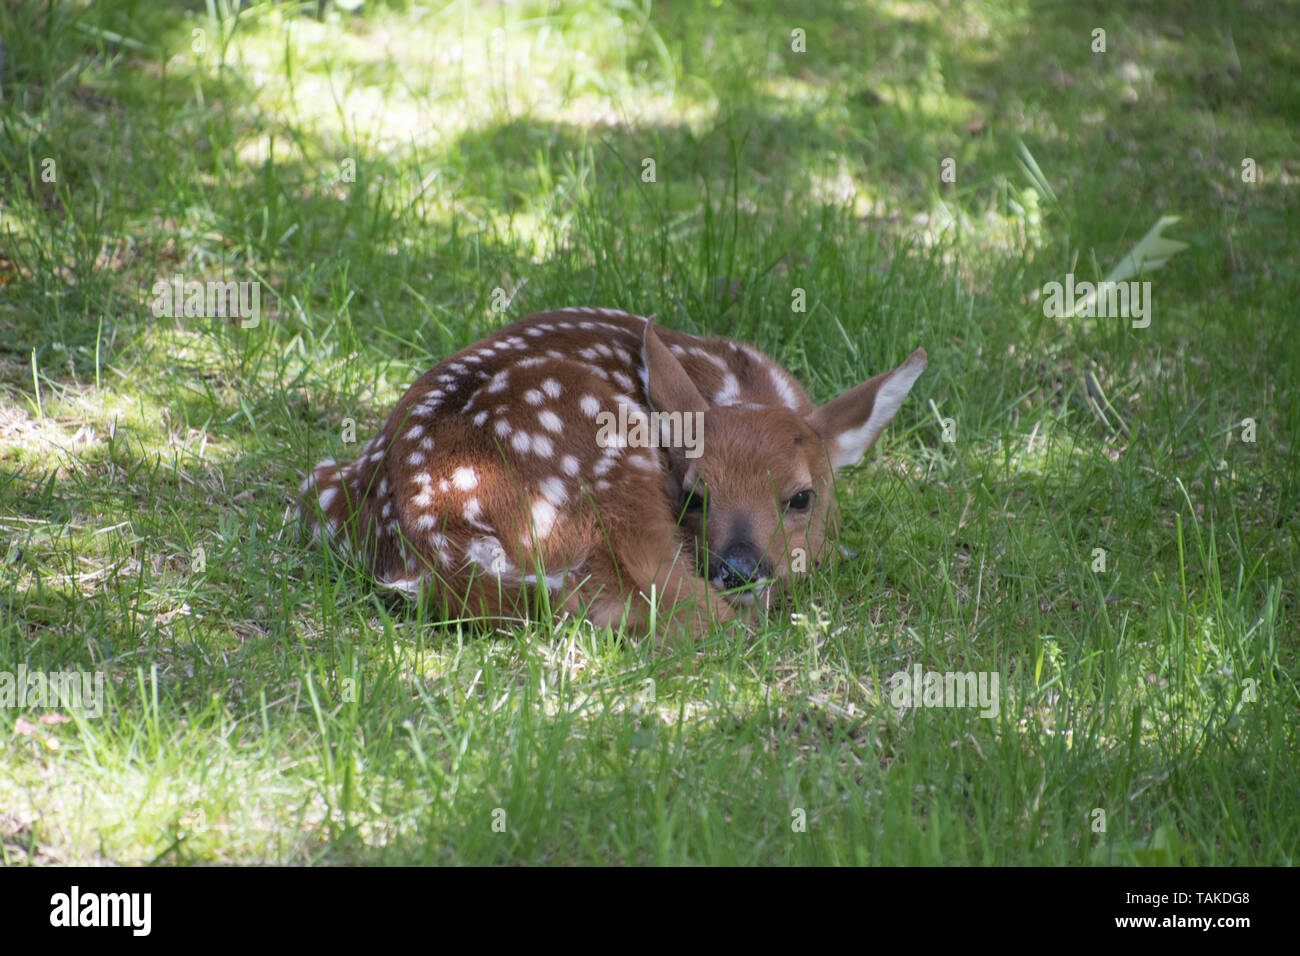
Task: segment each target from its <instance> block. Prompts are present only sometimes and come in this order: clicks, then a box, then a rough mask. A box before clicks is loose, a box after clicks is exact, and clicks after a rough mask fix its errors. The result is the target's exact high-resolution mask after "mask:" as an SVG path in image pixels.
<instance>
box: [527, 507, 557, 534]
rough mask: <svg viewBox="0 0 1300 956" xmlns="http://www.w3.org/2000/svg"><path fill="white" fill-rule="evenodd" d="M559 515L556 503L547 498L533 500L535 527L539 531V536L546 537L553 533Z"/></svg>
mask: <svg viewBox="0 0 1300 956" xmlns="http://www.w3.org/2000/svg"><path fill="white" fill-rule="evenodd" d="M558 516H559V512H558V511H557V510H556V508H555V505H553V504H551V503H550V502H549V501H547V500H546V499H545V498H536V499H534V500H533V528H534V529H535V530H536V531H537V537H538V538H539V539H544V538H545V537H546V536H547V535H549V534H550V533H551V529H552V528H553V527H555V519H556V518H557V517H558Z"/></svg>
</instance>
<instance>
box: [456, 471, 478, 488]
mask: <svg viewBox="0 0 1300 956" xmlns="http://www.w3.org/2000/svg"><path fill="white" fill-rule="evenodd" d="M451 483H452V484H453V485H455V486H456V487H457V488H459V489H460V490H461V491H473V490H474V489H475V488H477V487H478V474H477V473H476V472H475V471H474V469H473V468H457V469H456V470H455V471H454V472H452V475H451Z"/></svg>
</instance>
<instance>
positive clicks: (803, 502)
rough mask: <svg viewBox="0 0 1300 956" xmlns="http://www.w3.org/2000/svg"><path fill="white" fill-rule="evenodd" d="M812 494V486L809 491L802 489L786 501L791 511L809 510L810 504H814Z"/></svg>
mask: <svg viewBox="0 0 1300 956" xmlns="http://www.w3.org/2000/svg"><path fill="white" fill-rule="evenodd" d="M812 495H813V493H812V489H811V488H809V489H808V490H807V491H801V492H799V493H798V494H797V495H795V496H794V497H793V498H791V499H790V500H789V501H787V502H786V507H787V508H789V509H790V510H791V511H807V510H808V507H809V505H811V504H812Z"/></svg>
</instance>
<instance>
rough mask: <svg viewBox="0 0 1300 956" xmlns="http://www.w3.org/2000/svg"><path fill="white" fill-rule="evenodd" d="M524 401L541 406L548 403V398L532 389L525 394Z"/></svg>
mask: <svg viewBox="0 0 1300 956" xmlns="http://www.w3.org/2000/svg"><path fill="white" fill-rule="evenodd" d="M524 401H525V402H527V403H528V404H529V405H540V404H542V402H544V401H546V396H545V395H543V394H542V393H541V392H539V391H538V390H537V389H535V388H530V389H529V390H528V391H526V392H524Z"/></svg>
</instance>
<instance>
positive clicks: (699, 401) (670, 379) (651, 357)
mask: <svg viewBox="0 0 1300 956" xmlns="http://www.w3.org/2000/svg"><path fill="white" fill-rule="evenodd" d="M641 351H642V353H643V361H642V363H641V374H642V375H643V376H644V379H645V390H646V397H647V398H649V399H650V407H651V408H652V409H653V410H654V411H656V412H704V411H708V408H709V403H708V402H706V401H705V400H704V396H702V395H701V394H700V390H699V389H697V388H696V387H695V383H694V382H692V381H691V378H690V376H689V375H687V374H686V369H684V368H682V363H681V362H679V361H677V358H676V357H675V356H674V355H673V353H672V352H670V351H668V346H666V345H664V343H663V342H662V341H661V340H660V338H659V336H658V335H656V334H655V330H654V323H653V322H650V321H647V322H646V324H645V338H644V339H643V340H642V343H641Z"/></svg>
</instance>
